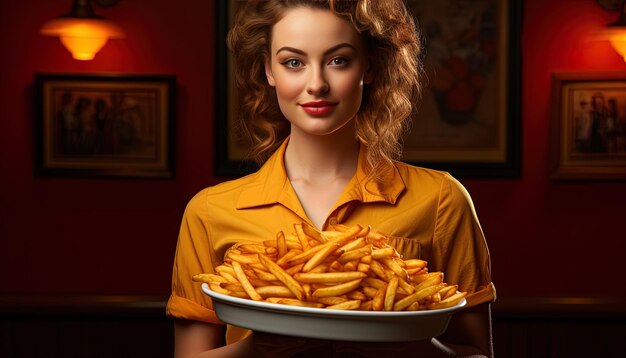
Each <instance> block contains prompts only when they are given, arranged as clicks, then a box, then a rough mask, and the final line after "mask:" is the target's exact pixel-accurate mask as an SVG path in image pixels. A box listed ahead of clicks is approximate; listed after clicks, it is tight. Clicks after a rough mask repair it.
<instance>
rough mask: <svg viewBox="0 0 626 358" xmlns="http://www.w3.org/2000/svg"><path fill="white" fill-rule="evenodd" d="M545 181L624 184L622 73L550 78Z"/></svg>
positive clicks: (625, 78)
mask: <svg viewBox="0 0 626 358" xmlns="http://www.w3.org/2000/svg"><path fill="white" fill-rule="evenodd" d="M551 107H552V115H551V123H550V161H549V162H550V177H551V178H552V179H553V180H557V181H558V180H585V181H588V180H624V179H626V73H624V72H558V73H553V74H552V103H551Z"/></svg>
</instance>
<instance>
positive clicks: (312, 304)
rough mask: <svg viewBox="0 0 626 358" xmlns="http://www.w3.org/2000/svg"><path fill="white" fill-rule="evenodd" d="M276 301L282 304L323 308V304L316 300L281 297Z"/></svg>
mask: <svg viewBox="0 0 626 358" xmlns="http://www.w3.org/2000/svg"><path fill="white" fill-rule="evenodd" d="M277 303H281V304H283V305H290V306H300V307H312V308H324V305H323V304H321V303H318V302H307V301H302V300H295V299H293V298H283V299H280V300H278V302H277Z"/></svg>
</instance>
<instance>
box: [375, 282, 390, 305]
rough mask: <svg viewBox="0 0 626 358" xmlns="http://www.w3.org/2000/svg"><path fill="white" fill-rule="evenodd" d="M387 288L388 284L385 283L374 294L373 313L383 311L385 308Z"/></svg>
mask: <svg viewBox="0 0 626 358" xmlns="http://www.w3.org/2000/svg"><path fill="white" fill-rule="evenodd" d="M387 286H388V283H387V282H384V283H383V285H382V286H380V287H379V288H378V290H377V291H376V293H375V294H374V297H373V298H372V310H373V311H382V310H383V308H384V307H385V293H387Z"/></svg>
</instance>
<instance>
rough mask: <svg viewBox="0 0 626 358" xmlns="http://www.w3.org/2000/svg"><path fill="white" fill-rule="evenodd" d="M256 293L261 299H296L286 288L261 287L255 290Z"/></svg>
mask: <svg viewBox="0 0 626 358" xmlns="http://www.w3.org/2000/svg"><path fill="white" fill-rule="evenodd" d="M256 292H257V293H258V294H259V295H261V296H263V297H283V298H284V297H286V298H292V297H296V295H294V294H293V292H291V290H290V289H289V288H287V287H286V286H261V287H257V288H256Z"/></svg>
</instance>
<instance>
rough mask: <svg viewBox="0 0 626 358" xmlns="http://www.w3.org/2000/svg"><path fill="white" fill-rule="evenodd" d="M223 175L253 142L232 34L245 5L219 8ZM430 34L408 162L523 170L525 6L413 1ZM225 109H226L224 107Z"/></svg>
mask: <svg viewBox="0 0 626 358" xmlns="http://www.w3.org/2000/svg"><path fill="white" fill-rule="evenodd" d="M216 4H217V19H216V20H217V21H216V24H217V29H216V34H217V45H218V48H217V55H218V59H217V61H216V65H217V69H216V74H217V76H218V78H217V83H218V88H217V89H216V94H217V99H216V103H218V106H216V107H217V109H216V111H217V112H216V131H217V132H216V133H218V135H217V136H216V145H217V148H216V173H217V174H218V175H228V176H237V175H242V174H246V173H249V172H250V171H252V170H254V169H255V166H254V165H253V164H252V163H249V162H246V161H245V158H246V154H247V153H248V148H249V143H246V142H245V141H243V140H242V139H241V138H240V137H239V136H238V135H237V124H236V119H237V110H236V109H237V108H238V104H237V102H236V89H235V88H234V84H233V82H234V81H233V74H232V58H231V55H230V53H229V52H228V51H227V49H226V42H225V40H226V34H227V32H228V29H229V28H230V27H231V25H232V16H233V14H234V12H235V11H236V8H237V6H240V4H241V1H238V0H228V1H223V2H222V1H218V2H217V3H216ZM406 4H407V7H408V8H409V10H410V11H411V12H412V14H413V15H414V17H415V19H416V21H417V23H418V26H419V28H420V30H421V32H422V37H423V42H424V47H425V49H424V54H425V55H424V63H425V69H426V77H427V78H426V83H425V85H426V88H425V91H424V95H423V97H422V100H421V102H420V103H419V110H418V113H417V115H416V117H415V118H414V119H413V123H412V125H411V131H410V133H408V134H407V136H406V137H405V138H404V155H403V160H404V161H406V162H408V163H411V164H415V165H418V166H424V167H429V168H434V169H440V170H446V171H449V172H451V173H452V174H453V175H455V176H458V177H517V176H519V171H520V92H521V87H520V72H521V71H520V32H521V11H522V4H521V2H520V1H513V0H477V1H458V0H407V1H406ZM222 104H223V105H222Z"/></svg>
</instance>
